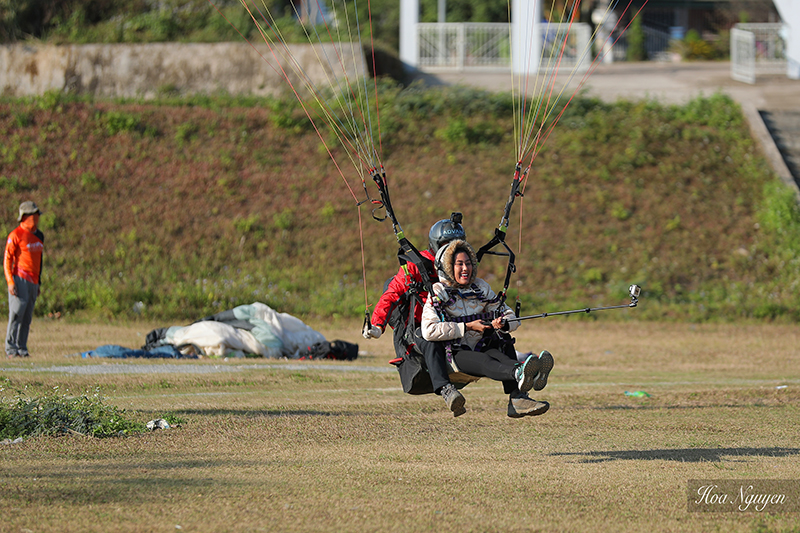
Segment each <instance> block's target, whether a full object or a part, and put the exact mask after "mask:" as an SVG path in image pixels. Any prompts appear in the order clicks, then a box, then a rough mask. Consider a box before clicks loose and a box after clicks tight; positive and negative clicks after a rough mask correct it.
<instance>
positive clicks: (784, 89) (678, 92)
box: [424, 61, 800, 110]
mask: <svg viewBox="0 0 800 533" xmlns="http://www.w3.org/2000/svg"><path fill="white" fill-rule="evenodd" d="M424 77H425V78H428V79H431V81H436V80H438V81H439V82H441V83H446V84H456V83H459V84H463V85H469V86H474V87H481V88H484V89H487V90H491V91H510V90H511V75H510V74H509V73H503V72H497V71H494V72H453V71H451V72H445V71H442V72H436V73H431V74H429V75H426V76H424ZM432 78H433V79H432ZM581 78H582V76H576V77H574V78H573V79H572V80H570V79H569V76H568V75H565V74H562V75H560V76H559V77H558V82H559V84H561V85H563V84H564V83H567V84H568V87H569V88H570V89H572V90H574V89H575V88H576V87H577V86H578V85H579V84H580V81H581ZM531 85H532V83H531ZM583 88H584V89H586V91H587V93H588V94H589V95H591V96H596V97H598V98H601V99H603V100H605V101H609V102H613V101H615V100H617V99H619V98H623V99H642V98H650V99H655V100H658V101H660V102H662V103H667V104H673V103H684V102H686V101H688V100H690V99H692V98H694V97H696V96H698V95H701V94H702V95H705V96H710V95H711V94H713V93H715V92H717V91H721V92H724V93H726V94H728V95H730V96H731V97H732V98H733V99H734V100H736V101H737V102H740V103H748V104H750V105H752V106H754V107H756V108H757V109H798V110H800V80H790V79H788V78H787V77H786V76H781V75H772V76H764V77H761V78H759V79H758V80H757V82H756V83H755V84H754V85H749V84H747V83H742V82H738V81H734V80H733V79H731V76H730V63H728V62H719V61H714V62H706V61H703V62H693V63H657V62H644V63H613V64H610V65H599V66H598V67H597V69H595V70H594V71H593V72H592V73H591V74H590V75H589V76H588V78H587V79H586V81H585V83H584V84H583ZM529 92H531V91H529Z"/></svg>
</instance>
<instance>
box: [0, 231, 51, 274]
mask: <svg viewBox="0 0 800 533" xmlns="http://www.w3.org/2000/svg"><path fill="white" fill-rule="evenodd" d="M26 222H27V220H23V221H22V223H21V224H20V225H19V226H17V228H16V229H15V230H14V231H12V232H11V233H10V234H9V235H8V239H7V240H6V253H5V256H4V257H3V270H4V271H5V275H6V283H8V286H9V287H11V286H12V285H14V276H18V277H20V278H22V279H26V280H28V281H30V282H31V283H36V284H37V285H38V284H39V281H40V276H41V273H42V252H44V234H43V233H42V232H41V231H39V230H38V229H37V230H33V227H32V225H30V224H26Z"/></svg>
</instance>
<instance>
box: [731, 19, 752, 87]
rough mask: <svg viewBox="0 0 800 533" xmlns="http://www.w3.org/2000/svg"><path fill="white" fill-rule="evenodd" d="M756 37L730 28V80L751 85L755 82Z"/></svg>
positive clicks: (748, 32)
mask: <svg viewBox="0 0 800 533" xmlns="http://www.w3.org/2000/svg"><path fill="white" fill-rule="evenodd" d="M755 50H756V35H755V34H754V33H753V32H750V31H745V30H740V29H737V28H731V78H733V79H734V80H736V81H741V82H744V83H750V84H753V83H755V82H756V54H755Z"/></svg>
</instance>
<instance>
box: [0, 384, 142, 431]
mask: <svg viewBox="0 0 800 533" xmlns="http://www.w3.org/2000/svg"><path fill="white" fill-rule="evenodd" d="M0 390H2V388H0ZM144 430H145V425H144V424H142V423H140V422H136V421H133V420H129V419H128V418H127V414H126V412H125V410H124V409H119V408H117V407H114V406H109V405H106V404H104V403H103V400H102V398H101V397H100V395H99V393H97V392H95V393H94V394H92V395H88V394H84V395H81V396H78V397H69V396H65V395H62V394H60V393H59V391H58V389H57V388H56V389H55V390H54V391H53V394H50V395H44V396H39V397H35V398H26V397H24V396H23V395H22V394H19V395H18V397H17V399H16V401H14V402H12V403H10V404H9V403H5V402H2V401H0V439H14V438H17V437H29V436H32V437H35V436H40V435H46V436H59V435H66V434H70V433H78V434H81V435H86V436H90V437H100V438H103V437H115V436H121V435H129V434H132V433H139V432H142V431H144Z"/></svg>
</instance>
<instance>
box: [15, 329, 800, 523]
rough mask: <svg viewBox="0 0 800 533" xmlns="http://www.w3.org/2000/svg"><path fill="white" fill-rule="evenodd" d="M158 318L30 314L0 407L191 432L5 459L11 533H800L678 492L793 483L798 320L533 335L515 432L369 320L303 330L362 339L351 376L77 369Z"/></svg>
mask: <svg viewBox="0 0 800 533" xmlns="http://www.w3.org/2000/svg"><path fill="white" fill-rule="evenodd" d="M163 325H164V324H132V323H126V324H111V325H109V324H88V325H87V324H82V325H81V324H66V323H63V322H61V321H52V320H47V321H46V320H37V321H35V322H34V325H33V330H32V338H31V343H30V347H31V350H32V353H33V354H34V355H33V357H32V358H31V359H30V360H24V361H22V360H13V361H8V360H3V362H2V364H0V380H1V381H0V386H2V387H3V388H4V389H5V390H4V391H3V392H2V393H0V394H1V395H2V396H3V397H4V398H6V399H11V398H13V397H14V396H15V394H16V393H15V392H14V391H15V390H18V389H23V388H27V393H28V394H38V393H44V392H47V391H50V390H52V388H53V387H56V386H57V387H59V390H60V391H62V392H64V391H65V390H66V389H69V391H71V392H70V393H73V392H74V393H75V394H78V393H80V392H82V391H87V390H88V391H95V390H98V389H99V391H100V392H101V393H102V394H103V395H104V396H105V397H106V401H107V403H110V404H113V405H116V406H119V407H123V408H125V409H126V410H127V414H128V415H129V416H131V417H133V418H136V419H140V420H142V421H147V420H150V419H152V418H157V417H161V416H164V415H167V414H174V415H177V416H179V417H180V418H182V419H183V420H184V423H183V424H182V425H181V426H180V427H177V428H172V429H169V430H161V431H156V432H152V433H146V434H142V435H139V436H132V437H126V438H111V439H92V438H85V437H81V436H66V437H60V438H41V437H40V438H33V439H29V440H26V441H24V442H22V443H19V444H9V445H3V446H0V517H2V518H0V531H1V532H6V531H8V532H12V531H13V532H18V531H35V532H39V531H174V530H183V531H440V530H441V531H498V532H501V531H502V532H505V531H748V532H749V531H753V532H755V531H759V532H760V531H798V530H800V515H799V514H798V513H787V512H781V511H780V510H775V509H774V508H773V509H772V511H770V508H767V509H765V510H764V511H762V512H755V511H752V510H750V511H748V512H690V511H689V507H690V506H689V504H688V498H687V482H688V480H691V479H708V480H715V479H746V480H778V479H780V480H795V481H797V480H800V461H798V459H799V458H800V434H798V431H797V429H798V420H800V412H798V407H797V405H798V400H800V365H798V362H799V361H798V359H799V358H798V353H797V346H798V340H799V339H798V337H800V328H798V327H796V326H776V325H692V324H660V323H644V322H635V321H631V322H614V323H606V322H588V321H578V320H572V319H558V318H553V319H545V320H536V321H530V322H527V323H526V324H525V325H524V327H523V328H522V329H521V330H520V331H519V333H518V335H517V336H518V339H519V341H518V347H519V348H521V349H526V350H528V349H537V350H538V349H542V348H547V349H549V350H550V351H551V352H552V353H553V354H554V356H555V358H556V366H555V369H554V371H553V373H552V374H551V378H550V383H549V385H548V387H547V388H546V389H545V390H544V391H542V392H541V393H538V394H537V397H538V398H539V399H543V400H547V401H549V402H550V403H551V409H550V411H549V412H548V413H547V414H545V415H544V416H541V417H536V418H529V419H519V420H514V419H510V418H508V417H506V414H505V408H506V400H507V399H506V398H505V397H504V396H503V395H502V390H501V387H500V385H499V384H497V383H494V382H491V381H489V380H481V381H479V382H477V383H475V384H472V385H470V386H468V387H467V388H466V389H465V390H464V393H465V396H466V398H467V409H468V412H467V414H465V415H464V416H462V417H459V418H453V417H452V416H449V413H448V412H447V411H446V410H445V409H444V405H443V402H442V401H441V399H440V398H438V397H434V396H409V395H404V394H403V393H402V391H401V390H400V388H399V380H398V378H397V375H396V373H395V372H394V371H393V370H392V369H391V367H389V365H387V363H386V361H387V360H388V359H389V358H390V355H391V352H392V350H391V345H390V342H389V340H388V339H386V338H382V339H379V340H377V341H374V340H373V341H364V340H363V339H361V338H360V337H359V335H358V329H359V324H357V323H348V322H345V323H339V324H336V325H333V326H332V325H330V324H322V323H318V324H313V323H312V324H310V325H312V327H315V328H316V329H318V330H319V331H321V332H322V333H324V334H325V336H326V337H327V338H328V339H336V338H341V339H344V340H350V341H355V342H359V344H360V346H361V350H362V354H361V355H360V356H359V359H358V360H356V361H353V362H318V361H315V362H284V361H281V362H279V361H267V360H254V359H240V360H228V361H223V360H200V361H178V362H175V361H172V362H164V361H152V360H149V361H125V362H119V361H99V360H87V359H81V358H78V357H74V356H73V357H65V355H67V354H71V353H74V352H78V351H83V350H89V349H92V348H95V347H97V346H98V345H101V344H107V343H114V344H122V345H125V346H130V347H138V346H140V345H141V344H142V343H143V339H144V335H146V333H147V332H148V331H149V330H150V329H151V328H152V327H160V326H163ZM55 366H58V367H63V368H61V369H60V370H57V371H53V370H52V367H55ZM48 368H51V370H48ZM123 368H125V369H127V370H128V372H127V373H111V372H110V370H112V369H117V370H119V369H123ZM78 370H81V372H82V373H78ZM136 370H139V371H140V372H135V371H136ZM201 370H202V371H203V372H201ZM89 371H93V372H95V373H88V372H89ZM638 390H643V391H647V392H648V393H649V394H650V395H651V396H650V397H649V398H647V397H645V398H636V397H629V396H626V395H625V394H624V392H625V391H638Z"/></svg>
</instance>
